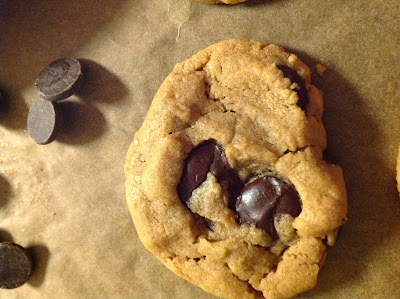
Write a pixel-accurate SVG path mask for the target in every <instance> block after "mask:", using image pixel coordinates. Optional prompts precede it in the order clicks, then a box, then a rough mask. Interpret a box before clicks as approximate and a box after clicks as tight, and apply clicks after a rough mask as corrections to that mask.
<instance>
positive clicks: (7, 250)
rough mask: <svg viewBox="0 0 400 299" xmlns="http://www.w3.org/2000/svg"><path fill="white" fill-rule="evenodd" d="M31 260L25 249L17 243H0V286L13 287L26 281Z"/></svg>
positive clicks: (30, 269) (4, 287)
mask: <svg viewBox="0 0 400 299" xmlns="http://www.w3.org/2000/svg"><path fill="white" fill-rule="evenodd" d="M31 272H32V262H31V259H30V258H29V256H28V254H27V252H26V250H25V249H24V248H23V247H21V246H20V245H18V244H15V243H10V242H3V243H0V288H1V289H14V288H18V287H20V286H22V285H23V284H24V283H25V282H27V281H28V279H29V276H30V275H31Z"/></svg>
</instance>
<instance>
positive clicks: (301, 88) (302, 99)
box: [277, 64, 308, 110]
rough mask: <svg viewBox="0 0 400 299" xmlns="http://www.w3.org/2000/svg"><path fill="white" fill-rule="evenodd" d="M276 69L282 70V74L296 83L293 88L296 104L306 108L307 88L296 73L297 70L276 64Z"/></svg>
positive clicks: (303, 108)
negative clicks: (294, 88)
mask: <svg viewBox="0 0 400 299" xmlns="http://www.w3.org/2000/svg"><path fill="white" fill-rule="evenodd" d="M277 67H278V69H280V70H281V71H282V72H283V75H284V76H285V77H287V78H289V79H290V81H292V83H297V85H298V88H297V89H296V90H295V91H296V93H297V95H298V97H299V101H298V102H297V105H298V106H299V107H300V108H301V109H302V110H306V107H307V104H308V93H307V88H306V85H305V84H304V80H303V79H302V78H301V77H300V76H299V75H298V74H297V72H296V71H295V70H294V69H292V68H290V67H288V66H287V65H284V64H282V65H278V66H277Z"/></svg>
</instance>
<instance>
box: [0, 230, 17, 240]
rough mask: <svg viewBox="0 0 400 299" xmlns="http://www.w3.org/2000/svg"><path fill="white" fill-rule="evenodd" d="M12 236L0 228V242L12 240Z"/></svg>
mask: <svg viewBox="0 0 400 299" xmlns="http://www.w3.org/2000/svg"><path fill="white" fill-rule="evenodd" d="M13 241H14V240H13V237H12V236H11V234H10V233H9V232H8V231H6V230H3V229H0V242H13Z"/></svg>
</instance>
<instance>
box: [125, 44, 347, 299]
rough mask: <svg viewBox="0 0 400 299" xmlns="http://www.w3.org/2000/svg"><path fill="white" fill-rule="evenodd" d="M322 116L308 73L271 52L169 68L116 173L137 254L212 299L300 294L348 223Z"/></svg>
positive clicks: (207, 54) (216, 48)
mask: <svg viewBox="0 0 400 299" xmlns="http://www.w3.org/2000/svg"><path fill="white" fill-rule="evenodd" d="M322 113H323V100H322V93H321V91H320V90H318V89H317V88H316V87H314V86H313V85H312V84H311V81H310V70H309V68H308V67H307V66H306V65H305V64H304V63H303V62H301V61H300V60H299V59H298V58H297V57H296V56H295V55H293V54H290V53H287V52H285V51H284V50H283V49H282V48H280V47H278V46H275V45H268V44H266V43H262V42H258V41H250V40H237V39H235V40H229V41H223V42H220V43H217V44H215V45H212V46H210V47H208V48H206V49H205V50H202V51H200V52H199V53H197V54H196V55H194V56H193V57H192V58H190V59H188V60H186V61H185V62H183V63H180V64H177V65H176V66H175V68H174V70H173V72H172V73H171V74H170V75H169V76H168V77H167V78H166V79H165V81H164V82H163V84H162V85H161V87H160V89H159V90H158V92H157V94H156V96H155V98H154V100H153V102H152V104H151V107H150V109H149V112H148V114H147V116H146V118H145V120H144V122H143V125H142V127H141V128H140V129H139V130H138V131H137V133H136V134H135V137H134V140H133V142H132V144H131V146H130V148H129V151H128V154H127V161H126V164H125V174H126V194H127V204H128V207H129V210H130V212H131V215H132V218H133V221H134V224H135V227H136V230H137V232H138V235H139V238H140V240H141V241H142V243H143V245H144V246H145V247H146V248H147V249H148V250H149V251H150V252H152V253H153V254H154V255H155V256H156V257H157V258H158V259H159V260H160V261H161V262H162V263H163V264H164V265H165V266H167V267H168V268H169V269H170V270H172V271H173V272H174V273H175V274H177V275H179V276H180V277H182V278H184V279H186V280H188V281H190V282H192V283H194V284H196V285H197V286H199V287H201V288H202V289H203V290H205V291H207V292H210V293H212V294H215V295H217V296H221V297H227V298H263V297H265V298H281V297H290V296H294V295H296V294H299V293H301V292H304V291H306V290H309V289H311V288H312V287H313V286H314V285H315V284H316V281H317V274H318V271H319V269H320V267H321V266H322V264H323V262H324V260H325V257H326V250H327V246H332V245H333V244H334V242H335V239H336V236H337V232H338V229H339V228H340V227H341V225H342V223H343V219H344V218H345V217H346V212H347V199H346V190H345V184H344V180H343V175H342V170H341V168H340V167H339V166H337V165H332V164H329V163H327V162H325V161H324V160H323V158H322V152H323V150H324V149H325V147H326V135H325V129H324V126H323V124H322Z"/></svg>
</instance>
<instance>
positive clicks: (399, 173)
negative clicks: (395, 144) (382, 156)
mask: <svg viewBox="0 0 400 299" xmlns="http://www.w3.org/2000/svg"><path fill="white" fill-rule="evenodd" d="M396 173H397V175H396V179H397V191H399V193H400V143H399V153H398V154H397V168H396Z"/></svg>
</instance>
